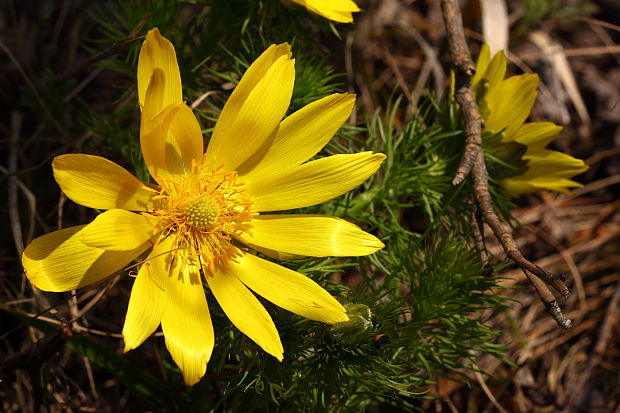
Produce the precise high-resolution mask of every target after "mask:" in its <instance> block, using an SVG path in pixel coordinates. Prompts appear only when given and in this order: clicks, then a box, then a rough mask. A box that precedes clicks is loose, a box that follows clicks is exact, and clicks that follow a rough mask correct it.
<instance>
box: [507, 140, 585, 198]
mask: <svg viewBox="0 0 620 413" xmlns="http://www.w3.org/2000/svg"><path fill="white" fill-rule="evenodd" d="M523 158H524V159H527V160H528V170H527V171H526V172H525V173H524V174H523V175H520V176H514V177H510V178H506V179H504V180H502V181H501V185H502V187H503V188H504V190H505V191H506V193H507V194H508V195H509V196H518V195H520V194H527V193H531V192H536V191H540V190H544V189H547V190H552V191H558V192H564V193H570V188H578V187H581V186H583V185H581V184H580V183H578V182H575V181H572V180H570V179H568V178H572V177H573V176H575V175H578V174H580V173H583V172H585V171H587V170H588V168H589V167H588V165H586V164H585V163H584V162H583V161H582V160H581V159H577V158H573V157H572V156H570V155H567V154H565V153H561V152H556V151H550V150H546V149H544V150H537V151H535V153H534V154H532V155H526V156H524V157H523Z"/></svg>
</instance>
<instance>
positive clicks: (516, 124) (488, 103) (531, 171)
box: [472, 44, 588, 196]
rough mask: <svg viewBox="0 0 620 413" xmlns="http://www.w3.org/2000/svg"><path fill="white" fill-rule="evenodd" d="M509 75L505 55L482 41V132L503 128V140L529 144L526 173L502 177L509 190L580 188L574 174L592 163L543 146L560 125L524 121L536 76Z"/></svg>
mask: <svg viewBox="0 0 620 413" xmlns="http://www.w3.org/2000/svg"><path fill="white" fill-rule="evenodd" d="M505 74H506V56H505V55H504V53H503V52H499V53H497V54H496V55H495V56H494V57H493V59H491V52H490V49H489V46H488V45H487V44H484V45H483V46H482V50H481V51H480V56H479V57H478V62H477V63H476V75H475V76H474V78H473V79H472V87H473V90H474V94H475V95H476V100H477V101H478V105H479V107H480V112H481V114H482V117H483V118H484V120H485V126H484V129H483V131H482V134H483V136H490V135H494V134H497V133H500V132H501V140H500V143H501V142H503V143H508V142H517V143H520V144H522V145H525V146H526V147H527V150H526V152H525V154H524V155H523V157H522V159H523V160H524V161H526V162H527V169H526V170H525V172H523V173H522V174H517V175H515V176H510V177H506V178H504V179H501V180H500V183H501V185H502V187H503V188H504V190H505V191H506V193H507V194H508V195H509V196H517V195H519V194H525V193H530V192H536V191H540V190H543V189H549V190H553V191H560V192H567V193H568V192H570V191H569V188H575V187H580V186H582V185H581V184H579V183H577V182H575V181H572V180H570V178H572V177H573V176H575V175H578V174H580V173H582V172H585V171H586V170H587V169H588V166H587V165H586V164H585V163H584V162H583V161H582V160H581V159H576V158H573V157H572V156H570V155H567V154H565V153H562V152H557V151H552V150H550V149H546V148H545V147H546V146H547V145H548V144H549V143H550V142H551V141H553V140H554V139H555V138H557V136H558V135H559V134H560V132H561V131H562V128H561V127H560V126H557V125H555V124H554V123H551V122H529V123H524V122H525V120H526V119H527V117H528V116H529V114H530V111H531V110H532V106H533V105H534V101H535V100H536V95H537V94H538V92H537V88H538V75H536V74H527V73H526V74H522V75H519V76H512V77H509V78H508V79H504V76H505Z"/></svg>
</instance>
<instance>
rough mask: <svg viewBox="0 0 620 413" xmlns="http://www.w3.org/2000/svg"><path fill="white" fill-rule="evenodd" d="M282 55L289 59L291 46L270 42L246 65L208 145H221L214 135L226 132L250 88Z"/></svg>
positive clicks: (252, 87) (251, 88) (253, 86)
mask: <svg viewBox="0 0 620 413" xmlns="http://www.w3.org/2000/svg"><path fill="white" fill-rule="evenodd" d="M282 56H287V57H288V58H289V59H290V58H291V46H290V45H289V44H288V43H283V44H279V45H275V44H272V45H271V46H269V47H268V48H267V50H265V51H264V52H263V53H262V54H261V55H260V56H259V57H258V59H256V60H255V61H254V62H253V63H252V64H251V65H250V67H248V70H246V71H245V73H244V74H243V77H241V80H240V81H239V84H237V86H236V87H235V89H234V90H233V91H232V93H231V94H230V97H229V98H228V100H227V101H226V104H225V105H224V108H223V109H222V112H221V113H220V117H219V118H218V120H217V124H216V125H215V130H214V131H213V137H212V138H211V141H212V142H211V143H210V146H211V145H215V146H219V145H222V142H215V141H214V137H215V136H219V135H220V134H225V133H226V131H227V129H228V126H229V125H231V124H232V123H233V121H234V119H235V118H236V117H237V114H238V113H239V111H240V110H241V107H243V104H244V102H245V101H246V100H247V98H248V96H249V95H250V93H251V92H252V90H254V88H255V87H256V85H258V83H259V82H260V81H261V79H262V78H263V77H265V75H266V74H267V71H269V69H270V68H271V66H272V65H273V64H274V63H275V62H276V60H278V59H279V58H280V57H282ZM220 130H221V131H220ZM215 149H219V147H218V148H216V147H213V148H210V150H215Z"/></svg>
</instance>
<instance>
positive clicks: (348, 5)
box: [282, 0, 360, 23]
mask: <svg viewBox="0 0 620 413" xmlns="http://www.w3.org/2000/svg"><path fill="white" fill-rule="evenodd" d="M282 1H283V2H284V3H295V4H299V5H300V6H303V7H305V8H306V9H308V11H310V12H312V13H315V14H318V15H319V16H323V17H325V18H326V19H329V20H333V21H335V22H339V23H353V15H352V14H351V13H354V12H358V11H360V9H359V7H357V4H355V2H354V1H353V0H282Z"/></svg>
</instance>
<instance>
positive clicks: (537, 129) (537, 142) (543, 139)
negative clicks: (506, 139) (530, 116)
mask: <svg viewBox="0 0 620 413" xmlns="http://www.w3.org/2000/svg"><path fill="white" fill-rule="evenodd" d="M560 132H562V127H561V126H558V125H556V124H555V123H551V122H530V123H524V124H523V125H521V127H520V128H519V129H518V130H517V132H516V133H515V135H514V141H516V142H519V143H521V144H523V145H527V152H528V153H533V152H534V151H536V150H540V149H543V148H544V147H545V146H547V145H548V144H549V143H550V142H551V141H552V140H554V139H555V138H557V137H558V135H559V134H560Z"/></svg>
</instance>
